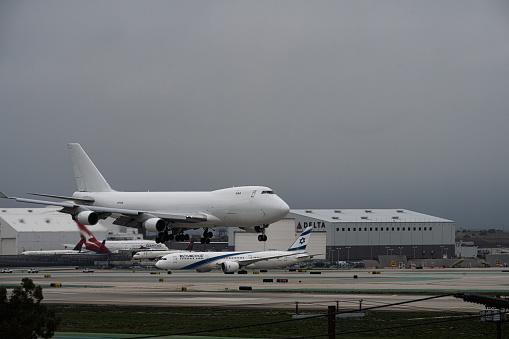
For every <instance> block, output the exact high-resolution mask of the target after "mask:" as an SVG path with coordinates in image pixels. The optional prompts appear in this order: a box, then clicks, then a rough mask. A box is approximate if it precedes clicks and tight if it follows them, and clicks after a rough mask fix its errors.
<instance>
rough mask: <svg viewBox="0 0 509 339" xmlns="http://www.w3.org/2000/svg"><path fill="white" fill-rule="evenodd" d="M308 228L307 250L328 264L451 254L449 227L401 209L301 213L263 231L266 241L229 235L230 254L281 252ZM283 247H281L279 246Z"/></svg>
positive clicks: (293, 213)
mask: <svg viewBox="0 0 509 339" xmlns="http://www.w3.org/2000/svg"><path fill="white" fill-rule="evenodd" d="M307 227H313V234H312V235H311V240H310V244H309V245H308V248H307V252H309V253H321V254H322V255H321V256H320V257H319V258H324V259H326V260H329V261H352V260H363V259H373V260H378V258H379V256H381V255H399V256H406V257H407V258H408V259H417V258H447V257H453V256H454V255H455V224H454V222H453V221H451V220H447V219H442V218H438V217H433V216H430V215H426V214H422V213H417V212H413V211H409V210H405V209H335V210H326V209H304V210H291V211H290V213H289V214H288V216H287V217H286V218H285V219H283V220H281V221H279V222H277V223H274V224H272V225H270V227H269V228H268V229H267V232H266V234H267V237H268V241H267V243H259V242H257V241H256V236H254V235H253V234H249V233H246V232H241V231H237V232H232V233H233V234H232V236H231V237H230V239H231V240H230V244H229V245H230V248H235V250H269V249H280V250H281V249H285V248H287V247H288V246H289V245H290V244H291V243H292V242H293V240H294V239H295V238H296V237H297V236H298V234H299V233H300V232H302V229H304V228H307ZM285 246H286V247H285Z"/></svg>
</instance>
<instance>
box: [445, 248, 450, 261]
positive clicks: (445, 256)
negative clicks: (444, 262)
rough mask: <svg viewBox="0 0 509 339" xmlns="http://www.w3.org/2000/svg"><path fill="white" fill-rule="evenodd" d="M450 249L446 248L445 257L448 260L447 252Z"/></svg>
mask: <svg viewBox="0 0 509 339" xmlns="http://www.w3.org/2000/svg"><path fill="white" fill-rule="evenodd" d="M448 249H449V247H446V248H445V257H446V258H448V256H447V250H448Z"/></svg>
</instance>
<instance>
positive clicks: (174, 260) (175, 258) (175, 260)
mask: <svg viewBox="0 0 509 339" xmlns="http://www.w3.org/2000/svg"><path fill="white" fill-rule="evenodd" d="M173 263H174V264H176V263H177V256H174V257H173Z"/></svg>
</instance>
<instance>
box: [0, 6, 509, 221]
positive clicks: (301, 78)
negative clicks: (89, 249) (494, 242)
mask: <svg viewBox="0 0 509 339" xmlns="http://www.w3.org/2000/svg"><path fill="white" fill-rule="evenodd" d="M508 37H509V2H507V1H463V0H461V1H454V0H453V1H445V2H444V1H293V0H292V1H240V2H237V1H235V2H234V1H150V2H140V1H18V0H12V1H9V0H4V1H2V2H1V3H0V112H1V122H0V146H1V147H0V159H1V166H0V189H1V190H2V191H4V192H5V193H7V194H10V195H14V196H25V195H24V193H26V192H43V193H51V194H61V195H68V194H71V193H72V192H74V191H75V190H76V183H75V181H74V176H73V172H72V167H71V163H70V159H69V156H68V152H67V147H66V143H68V142H79V143H81V145H82V146H83V148H84V149H85V151H86V152H87V153H88V154H89V156H90V157H91V158H92V160H93V161H94V162H95V163H96V165H97V167H98V168H99V169H100V170H101V172H102V173H103V175H104V176H105V177H106V179H107V180H108V182H109V183H110V185H112V187H114V188H115V189H117V190H125V191H135V190H213V189H218V188H224V187H230V186H239V185H251V184H253V185H266V186H269V187H271V188H273V189H274V190H275V191H276V192H277V193H278V194H279V195H280V196H281V197H282V198H283V199H285V200H286V201H287V202H288V203H289V205H290V207H291V208H404V209H409V210H414V211H417V212H421V213H426V214H431V215H434V216H438V217H442V218H446V219H451V220H454V221H456V224H457V228H460V227H462V228H502V227H503V226H504V225H505V224H507V226H509V221H508V220H506V219H507V204H508V199H507V196H508V192H509V156H508V147H507V146H508V145H509V131H508V129H509V44H508ZM0 206H2V207H26V206H25V205H23V204H21V203H14V202H11V201H7V200H5V201H1V202H0ZM507 230H509V227H508V228H507Z"/></svg>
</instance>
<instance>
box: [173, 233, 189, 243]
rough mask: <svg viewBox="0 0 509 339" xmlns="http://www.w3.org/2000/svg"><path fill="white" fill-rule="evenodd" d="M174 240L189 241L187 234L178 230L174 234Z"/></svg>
mask: <svg viewBox="0 0 509 339" xmlns="http://www.w3.org/2000/svg"><path fill="white" fill-rule="evenodd" d="M175 240H176V241H189V234H184V232H180V233H179V234H177V235H176V236H175Z"/></svg>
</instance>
